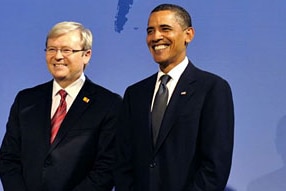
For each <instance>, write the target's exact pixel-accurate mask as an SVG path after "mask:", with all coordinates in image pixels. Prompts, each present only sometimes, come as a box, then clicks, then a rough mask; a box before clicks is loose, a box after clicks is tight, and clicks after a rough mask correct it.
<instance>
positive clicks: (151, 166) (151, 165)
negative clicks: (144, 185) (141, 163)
mask: <svg viewBox="0 0 286 191" xmlns="http://www.w3.org/2000/svg"><path fill="white" fill-rule="evenodd" d="M156 166H157V163H156V162H155V161H152V162H151V163H150V164H149V167H150V168H155V167H156Z"/></svg>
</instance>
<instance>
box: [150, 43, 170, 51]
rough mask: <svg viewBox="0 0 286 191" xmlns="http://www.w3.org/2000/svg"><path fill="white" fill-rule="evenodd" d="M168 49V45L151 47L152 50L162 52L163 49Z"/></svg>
mask: <svg viewBox="0 0 286 191" xmlns="http://www.w3.org/2000/svg"><path fill="white" fill-rule="evenodd" d="M167 47H168V45H163V44H162V45H156V46H153V49H154V50H163V49H165V48H167Z"/></svg>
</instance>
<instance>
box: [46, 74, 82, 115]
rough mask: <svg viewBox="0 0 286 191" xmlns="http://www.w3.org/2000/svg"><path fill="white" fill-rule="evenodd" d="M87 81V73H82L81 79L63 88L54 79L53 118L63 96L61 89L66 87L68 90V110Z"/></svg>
mask: <svg viewBox="0 0 286 191" xmlns="http://www.w3.org/2000/svg"><path fill="white" fill-rule="evenodd" d="M84 82H85V75H84V73H82V75H81V76H80V78H79V79H77V80H76V81H75V82H73V83H72V84H71V85H69V86H68V87H66V88H62V87H61V86H60V85H59V84H58V83H57V82H56V80H54V81H53V94H52V109H51V118H52V117H53V115H54V113H55V112H56V110H57V108H58V106H59V104H60V100H61V96H60V95H59V94H57V93H58V91H59V90H61V89H64V90H65V91H66V92H67V97H66V102H67V112H68V110H69V108H70V107H71V105H72V103H73V102H74V100H75V98H76V96H77V94H78V93H79V91H80V89H81V88H82V86H83V84H84Z"/></svg>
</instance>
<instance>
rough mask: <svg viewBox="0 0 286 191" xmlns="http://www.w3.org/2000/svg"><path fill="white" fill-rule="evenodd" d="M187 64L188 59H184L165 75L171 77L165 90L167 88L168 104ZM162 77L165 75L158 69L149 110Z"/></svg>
mask: <svg viewBox="0 0 286 191" xmlns="http://www.w3.org/2000/svg"><path fill="white" fill-rule="evenodd" d="M188 63H189V59H188V57H185V58H184V60H183V61H182V62H181V63H180V64H178V65H177V66H175V67H174V68H173V69H172V70H171V71H169V72H168V73H167V74H168V75H169V76H170V77H171V79H170V80H169V82H168V83H167V88H168V92H169V93H168V102H167V103H169V101H170V98H171V96H172V94H173V92H174V89H175V87H176V85H177V83H178V81H179V79H180V77H181V75H182V73H183V72H184V70H185V69H186V67H187V65H188ZM162 75H165V73H163V72H162V71H161V70H160V68H159V72H158V75H157V81H156V85H155V89H154V93H153V100H152V105H151V108H153V103H154V99H155V96H156V93H157V91H158V89H159V85H160V83H161V81H160V78H161V76H162Z"/></svg>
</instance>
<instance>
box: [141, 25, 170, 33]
mask: <svg viewBox="0 0 286 191" xmlns="http://www.w3.org/2000/svg"><path fill="white" fill-rule="evenodd" d="M159 27H160V28H164V27H168V28H173V27H172V26H170V25H168V24H161V25H160V26H159ZM154 28H155V27H152V26H151V27H147V29H146V30H147V31H148V30H150V29H154Z"/></svg>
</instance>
